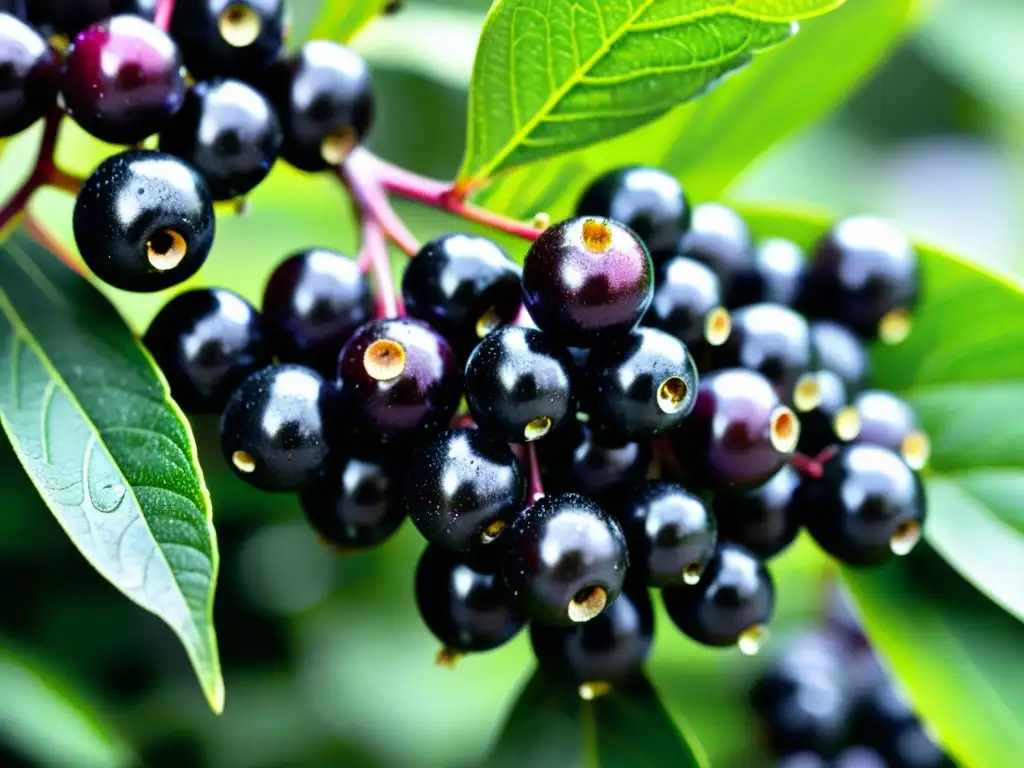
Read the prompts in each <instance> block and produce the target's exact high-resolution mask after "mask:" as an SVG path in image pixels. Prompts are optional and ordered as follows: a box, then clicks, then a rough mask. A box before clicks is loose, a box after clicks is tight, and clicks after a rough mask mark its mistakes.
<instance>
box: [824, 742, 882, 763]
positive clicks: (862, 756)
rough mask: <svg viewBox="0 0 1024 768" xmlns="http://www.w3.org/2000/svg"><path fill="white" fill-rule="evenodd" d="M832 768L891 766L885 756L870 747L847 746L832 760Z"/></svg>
mask: <svg viewBox="0 0 1024 768" xmlns="http://www.w3.org/2000/svg"><path fill="white" fill-rule="evenodd" d="M832 768H892V766H890V764H889V763H887V762H886V760H885V758H884V757H882V755H881V754H879V753H878V752H877V751H875V750H874V749H871V747H862V746H857V745H855V746H852V747H847V748H846V749H844V750H843V751H842V752H840V753H839V754H838V755H836V759H835V760H833V761H832Z"/></svg>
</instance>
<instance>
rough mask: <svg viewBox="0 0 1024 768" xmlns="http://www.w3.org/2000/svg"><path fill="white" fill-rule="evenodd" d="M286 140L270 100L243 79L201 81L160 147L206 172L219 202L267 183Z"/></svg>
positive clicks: (165, 130) (161, 136)
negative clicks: (266, 180) (264, 180)
mask: <svg viewBox="0 0 1024 768" xmlns="http://www.w3.org/2000/svg"><path fill="white" fill-rule="evenodd" d="M281 141H282V137H281V124H280V122H279V121H278V119H277V114H276V113H275V112H274V109H273V107H271V106H270V102H268V101H267V100H266V98H264V96H263V95H262V94H261V93H260V92H259V91H257V90H256V89H254V88H252V87H251V86H249V85H246V84H245V83H243V82H241V81H240V80H212V81H207V82H202V83H197V84H196V85H194V86H193V87H192V88H190V89H189V91H188V94H187V95H186V96H185V102H184V104H183V105H182V108H181V110H180V111H179V112H178V114H177V115H176V116H175V119H174V121H173V122H172V123H171V124H170V125H169V126H168V127H167V128H166V129H164V130H163V131H162V132H161V133H160V149H161V150H162V151H164V152H170V153H171V154H172V155H177V156H178V157H180V158H182V159H183V160H185V161H187V162H189V163H191V164H192V165H193V166H194V167H195V168H196V170H198V171H199V172H200V173H201V174H203V176H204V177H205V178H206V181H207V183H209V185H210V192H211V194H212V195H213V199H214V200H231V199H234V198H236V197H241V196H242V195H244V194H246V193H247V192H249V191H251V190H252V189H253V188H254V187H255V186H256V185H257V184H259V183H260V182H261V181H263V179H264V178H266V176H267V174H268V173H270V169H271V167H272V166H273V165H274V161H275V160H276V159H277V155H278V152H279V151H280V149H281Z"/></svg>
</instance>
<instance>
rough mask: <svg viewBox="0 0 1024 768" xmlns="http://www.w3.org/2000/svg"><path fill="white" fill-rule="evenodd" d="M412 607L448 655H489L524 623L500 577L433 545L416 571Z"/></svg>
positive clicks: (515, 602)
mask: <svg viewBox="0 0 1024 768" xmlns="http://www.w3.org/2000/svg"><path fill="white" fill-rule="evenodd" d="M416 605H417V607H418V608H419V611H420V616H421V617H422V618H423V622H424V623H425V624H426V625H427V628H428V629H429V630H430V631H431V632H432V633H433V635H434V636H435V637H436V638H437V639H438V640H440V641H441V642H442V643H443V644H444V646H445V649H446V650H448V651H456V652H462V653H467V652H479V651H489V650H491V649H493V648H497V647H498V646H500V645H504V644H505V643H507V642H508V641H509V640H511V639H512V638H513V637H515V636H516V634H518V632H519V630H520V629H522V627H523V624H524V623H525V622H526V618H525V616H524V615H523V613H522V611H521V610H520V608H519V605H518V602H517V601H516V599H515V597H514V596H513V595H512V593H511V592H510V591H509V589H508V587H507V586H505V582H504V581H503V580H502V578H501V575H500V574H499V573H497V572H495V571H492V570H481V568H480V567H479V566H478V565H476V564H475V563H474V564H471V563H470V562H468V561H466V560H465V559H464V558H463V557H461V556H460V555H459V554H457V553H455V552H451V551H449V550H446V549H443V548H441V547H436V546H433V545H429V546H428V547H427V548H426V549H425V550H424V551H423V554H422V555H421V556H420V560H419V564H418V565H417V566H416Z"/></svg>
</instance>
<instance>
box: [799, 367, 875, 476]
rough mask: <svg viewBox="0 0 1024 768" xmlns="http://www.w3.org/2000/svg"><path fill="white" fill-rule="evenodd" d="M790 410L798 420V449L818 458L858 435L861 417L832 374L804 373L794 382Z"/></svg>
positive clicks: (823, 371)
mask: <svg viewBox="0 0 1024 768" xmlns="http://www.w3.org/2000/svg"><path fill="white" fill-rule="evenodd" d="M793 407H794V408H795V409H796V413H797V417H798V418H799V419H800V443H799V446H798V448H799V450H800V452H801V453H803V454H804V455H805V456H817V455H818V454H819V453H821V452H822V451H823V450H825V449H826V448H829V447H831V446H834V445H838V444H839V443H848V442H850V441H852V440H854V439H855V438H856V437H857V435H859V434H860V418H859V417H858V416H857V410H856V409H855V408H854V407H853V406H851V405H850V396H849V394H848V393H847V388H846V385H845V384H844V383H843V381H842V379H840V378H839V376H838V375H836V374H835V373H832V371H825V370H821V371H814V372H813V373H806V374H804V375H803V376H801V377H800V378H799V379H798V380H797V384H796V388H795V390H794V397H793Z"/></svg>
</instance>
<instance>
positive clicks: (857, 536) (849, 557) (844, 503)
mask: <svg viewBox="0 0 1024 768" xmlns="http://www.w3.org/2000/svg"><path fill="white" fill-rule="evenodd" d="M796 505H797V508H798V509H799V510H800V511H801V513H802V517H803V522H804V524H805V525H806V526H807V530H808V531H810V533H811V535H812V536H813V537H814V539H815V541H817V542H818V544H819V545H821V547H822V548H823V549H824V550H825V551H826V552H828V553H830V554H831V555H832V556H834V557H835V558H836V559H838V560H841V561H842V562H844V563H848V564H850V565H881V564H883V563H885V562H887V561H889V560H890V559H891V558H892V556H893V555H894V554H895V555H906V554H908V553H909V552H910V551H911V550H912V549H913V548H914V546H915V545H916V544H917V542H918V541H919V540H920V538H921V526H922V525H923V524H924V519H925V495H924V486H923V485H922V484H921V480H920V478H919V477H918V476H917V474H916V473H915V472H914V471H913V470H912V469H911V468H910V467H909V466H907V464H906V462H905V461H903V459H902V458H900V456H899V454H897V453H894V452H892V451H890V450H888V449H886V448H881V447H879V446H877V445H851V446H847V447H846V448H843V449H842V450H841V451H840V452H839V453H838V454H837V455H836V456H835V457H833V458H832V459H830V460H829V461H827V462H826V463H825V466H824V475H823V476H822V477H821V478H818V479H813V478H805V479H804V481H803V483H802V484H801V487H800V489H799V491H798V492H797V501H796Z"/></svg>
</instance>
